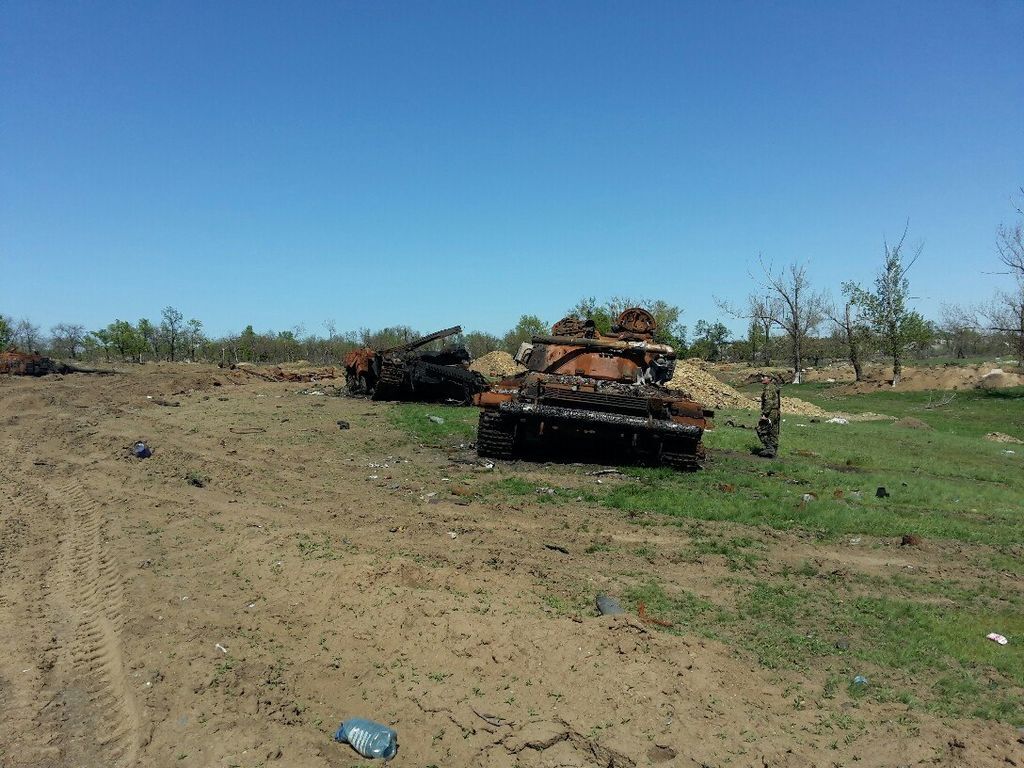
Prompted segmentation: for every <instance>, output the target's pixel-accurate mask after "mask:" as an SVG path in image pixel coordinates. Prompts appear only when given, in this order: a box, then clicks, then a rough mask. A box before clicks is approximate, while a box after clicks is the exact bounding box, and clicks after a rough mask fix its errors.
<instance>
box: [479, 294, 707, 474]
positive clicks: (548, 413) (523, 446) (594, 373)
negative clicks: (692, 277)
mask: <svg viewBox="0 0 1024 768" xmlns="http://www.w3.org/2000/svg"><path fill="white" fill-rule="evenodd" d="M655 330H656V325H655V321H654V318H653V317H652V316H651V314H650V313H649V312H647V311H646V310H643V309H639V308H632V309H627V310H626V311H625V312H623V313H622V314H621V315H619V317H618V319H617V321H616V323H615V325H614V326H613V327H612V329H611V333H609V334H601V333H599V332H598V331H597V330H596V329H595V327H594V324H593V323H592V322H591V321H587V320H580V319H579V318H575V317H567V318H565V319H563V320H561V321H559V322H558V323H555V325H554V326H553V327H552V329H551V335H550V336H535V337H534V338H533V339H532V341H531V343H529V344H523V345H522V347H521V348H520V350H519V353H518V354H517V355H516V360H517V361H518V362H519V363H521V364H523V365H525V366H526V368H527V370H526V371H524V372H523V373H520V374H517V375H516V376H512V377H510V378H507V379H504V380H502V381H500V382H498V383H497V384H494V385H493V386H492V387H491V388H490V389H488V390H487V391H486V392H482V393H481V394H479V395H477V396H476V397H475V398H474V402H475V403H476V404H477V405H478V406H480V408H482V409H483V410H482V411H481V413H480V424H479V427H478V429H477V443H476V444H477V453H478V454H479V455H481V456H487V457H491V458H498V459H510V458H518V457H522V458H531V457H543V458H548V457H551V458H567V459H578V458H591V459H594V460H601V461H607V462H611V463H640V464H646V465H664V466H669V467H673V468H675V469H680V470H693V469H698V468H699V467H700V465H701V462H702V460H703V458H704V450H703V446H702V445H701V437H702V435H703V434H704V430H705V428H707V427H708V426H709V425H710V421H709V420H710V418H711V417H712V416H713V415H714V413H713V412H712V411H709V410H706V409H705V408H704V407H703V406H702V405H701V404H700V403H697V402H695V401H693V400H691V399H690V398H689V397H687V396H686V395H685V394H683V393H681V392H675V391H671V390H668V389H666V388H665V386H664V385H665V383H666V382H668V381H669V380H670V379H671V378H672V373H673V370H674V369H675V351H674V350H673V349H672V347H671V346H669V345H667V344H658V343H656V342H655V341H654V332H655Z"/></svg>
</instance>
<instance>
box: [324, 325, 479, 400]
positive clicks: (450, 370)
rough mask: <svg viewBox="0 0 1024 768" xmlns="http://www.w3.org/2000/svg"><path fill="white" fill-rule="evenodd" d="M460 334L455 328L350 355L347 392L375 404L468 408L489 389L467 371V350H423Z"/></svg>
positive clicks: (361, 350)
mask: <svg viewBox="0 0 1024 768" xmlns="http://www.w3.org/2000/svg"><path fill="white" fill-rule="evenodd" d="M461 332H462V328H461V327H460V326H457V325H456V326H453V327H451V328H445V329H444V330H441V331H436V332H434V333H431V334H429V335H427V336H423V337H421V338H418V339H414V340H413V341H410V342H409V343H408V344H402V345H400V346H397V347H391V348H390V349H385V350H382V351H375V350H372V349H370V348H368V347H364V348H363V349H356V350H353V351H351V352H349V353H348V354H346V355H345V359H344V362H345V379H346V382H347V385H348V391H349V392H350V393H352V394H354V395H370V396H371V397H372V398H373V399H374V400H407V401H414V402H456V403H461V404H462V405H468V404H469V403H470V402H472V400H473V396H474V395H476V394H477V393H479V392H482V391H484V390H485V389H487V380H486V379H485V378H484V377H483V376H481V375H480V374H479V373H476V372H475V371H470V370H469V363H470V361H471V360H472V358H471V356H470V354H469V350H467V349H466V348H465V347H464V346H447V347H444V348H443V349H440V350H425V349H422V347H424V346H426V345H427V344H429V343H431V342H434V341H439V340H441V339H444V338H447V337H449V336H454V335H455V334H457V333H461Z"/></svg>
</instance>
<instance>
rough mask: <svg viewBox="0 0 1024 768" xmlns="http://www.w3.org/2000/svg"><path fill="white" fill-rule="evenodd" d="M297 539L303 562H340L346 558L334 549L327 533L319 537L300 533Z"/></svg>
mask: <svg viewBox="0 0 1024 768" xmlns="http://www.w3.org/2000/svg"><path fill="white" fill-rule="evenodd" d="M295 538H296V542H295V544H296V546H297V547H298V548H299V557H301V558H302V559H303V560H340V559H341V558H342V557H343V556H344V555H343V553H341V552H338V551H337V550H336V549H335V548H334V543H333V542H332V541H331V537H330V536H328V535H327V534H326V533H322V534H320V535H319V536H312V535H310V534H307V533H300V534H297V535H296V537H295Z"/></svg>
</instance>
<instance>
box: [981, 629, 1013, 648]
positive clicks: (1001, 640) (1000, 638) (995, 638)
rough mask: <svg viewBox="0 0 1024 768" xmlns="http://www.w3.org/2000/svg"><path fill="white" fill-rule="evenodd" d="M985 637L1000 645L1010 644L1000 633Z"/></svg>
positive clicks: (989, 634)
mask: <svg viewBox="0 0 1024 768" xmlns="http://www.w3.org/2000/svg"><path fill="white" fill-rule="evenodd" d="M985 637H986V638H988V639H989V640H991V641H992V642H995V643H999V644H1000V645H1006V644H1007V643H1008V642H1010V641H1009V640H1007V639H1006V638H1005V637H1003V636H1002V635H1000V634H999V633H998V632H989V633H988V634H987V635H985Z"/></svg>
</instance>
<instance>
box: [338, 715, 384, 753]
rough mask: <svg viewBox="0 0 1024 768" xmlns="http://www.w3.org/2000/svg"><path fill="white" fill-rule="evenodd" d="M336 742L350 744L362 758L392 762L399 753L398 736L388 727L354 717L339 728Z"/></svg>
mask: <svg viewBox="0 0 1024 768" xmlns="http://www.w3.org/2000/svg"><path fill="white" fill-rule="evenodd" d="M334 740H335V741H336V742H338V743H339V744H349V745H350V746H351V747H352V749H354V750H355V751H356V752H358V753H359V754H360V755H361V756H362V757H367V758H370V759H381V760H390V759H391V758H393V757H394V756H395V755H396V754H397V753H398V734H397V733H395V731H394V730H392V729H391V728H388V727H387V726H386V725H381V724H380V723H375V722H373V721H372V720H364V719H363V718H361V717H353V718H352V719H351V720H346V721H345V722H343V723H342V724H341V725H339V726H338V730H337V731H335V733H334Z"/></svg>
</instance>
